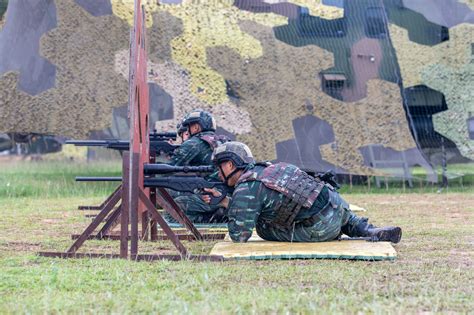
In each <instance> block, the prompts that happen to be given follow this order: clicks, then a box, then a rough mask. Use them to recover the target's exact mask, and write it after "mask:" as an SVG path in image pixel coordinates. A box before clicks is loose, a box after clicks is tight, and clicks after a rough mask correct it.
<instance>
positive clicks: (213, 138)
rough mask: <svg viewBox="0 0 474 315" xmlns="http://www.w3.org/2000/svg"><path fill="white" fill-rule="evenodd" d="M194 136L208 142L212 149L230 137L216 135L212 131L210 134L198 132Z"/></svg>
mask: <svg viewBox="0 0 474 315" xmlns="http://www.w3.org/2000/svg"><path fill="white" fill-rule="evenodd" d="M196 137H198V138H199V139H201V140H203V141H205V142H206V143H208V144H209V145H210V146H211V148H212V149H213V150H214V149H215V148H217V147H218V146H219V145H221V144H223V143H226V142H229V141H230V139H229V138H228V137H227V136H224V135H216V134H215V133H212V134H205V133H200V134H197V135H196Z"/></svg>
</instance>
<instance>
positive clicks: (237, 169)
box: [219, 164, 240, 186]
mask: <svg viewBox="0 0 474 315" xmlns="http://www.w3.org/2000/svg"><path fill="white" fill-rule="evenodd" d="M221 165H222V164H220V165H219V169H220V170H221V173H222V175H223V176H224V184H226V185H227V186H229V179H231V178H232V176H234V175H235V174H236V173H237V172H238V171H239V170H240V168H238V167H236V168H235V170H233V171H232V172H230V174H229V175H227V176H225V175H224V170H223V169H222V166H221Z"/></svg>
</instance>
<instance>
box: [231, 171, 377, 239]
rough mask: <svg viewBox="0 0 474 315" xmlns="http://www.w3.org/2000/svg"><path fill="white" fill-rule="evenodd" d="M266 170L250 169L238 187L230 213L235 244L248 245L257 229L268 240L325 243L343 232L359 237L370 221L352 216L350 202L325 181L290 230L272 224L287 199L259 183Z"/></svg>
mask: <svg viewBox="0 0 474 315" xmlns="http://www.w3.org/2000/svg"><path fill="white" fill-rule="evenodd" d="M279 164H284V163H279ZM286 165H287V166H291V165H289V164H286ZM266 167H267V166H262V165H256V166H250V167H249V169H248V170H246V172H245V173H243V174H242V175H241V176H240V178H239V181H238V182H237V184H236V186H235V190H234V193H233V195H232V198H231V201H230V204H229V207H228V213H227V215H228V218H229V222H228V227H229V234H230V237H231V239H232V240H233V241H235V242H246V241H247V240H248V239H249V238H250V236H251V235H252V232H253V229H254V228H256V231H257V234H258V235H259V236H260V237H261V238H263V239H265V240H269V241H285V242H322V241H329V240H333V239H336V238H337V237H338V236H339V235H340V234H341V232H342V233H344V234H346V235H348V236H360V235H361V234H362V230H363V229H364V228H365V227H367V225H368V223H367V219H366V218H359V217H357V216H356V215H355V214H354V213H352V212H351V211H350V210H349V205H348V203H347V202H346V201H344V200H343V199H342V198H341V197H340V196H339V194H338V193H337V192H336V191H335V190H334V188H332V186H330V185H328V184H324V183H322V182H321V183H320V186H319V187H320V192H319V194H318V195H317V197H316V196H315V197H316V198H315V199H314V200H313V203H312V205H311V206H310V207H309V208H306V207H304V206H303V207H301V209H300V211H298V212H297V214H295V215H296V216H295V217H294V219H292V224H290V225H289V226H287V227H282V226H278V225H275V224H272V221H273V222H274V221H275V219H276V218H277V216H278V214H279V212H281V211H282V208H283V207H284V206H285V199H288V198H287V197H286V196H285V195H284V194H283V193H281V192H279V191H277V190H275V189H271V188H269V187H268V185H265V184H264V183H263V182H262V181H261V180H259V178H260V177H261V176H262V173H263V171H264V170H265V169H266ZM291 167H294V166H291ZM295 168H296V167H295ZM248 178H250V180H248ZM314 181H315V182H316V179H314ZM286 205H287V204H286ZM293 206H294V204H293Z"/></svg>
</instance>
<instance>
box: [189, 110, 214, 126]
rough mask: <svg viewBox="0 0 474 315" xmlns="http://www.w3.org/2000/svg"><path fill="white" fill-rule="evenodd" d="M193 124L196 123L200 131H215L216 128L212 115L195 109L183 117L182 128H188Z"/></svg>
mask: <svg viewBox="0 0 474 315" xmlns="http://www.w3.org/2000/svg"><path fill="white" fill-rule="evenodd" d="M193 123H198V124H199V125H200V126H201V129H202V131H216V128H217V126H216V120H215V119H214V117H212V114H211V113H209V112H207V111H205V110H202V109H195V110H193V111H192V112H190V113H188V114H186V116H184V119H183V121H182V125H183V127H186V128H189V125H191V124H193Z"/></svg>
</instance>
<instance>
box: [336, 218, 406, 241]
mask: <svg viewBox="0 0 474 315" xmlns="http://www.w3.org/2000/svg"><path fill="white" fill-rule="evenodd" d="M341 231H342V233H344V234H346V235H348V236H350V237H370V238H371V241H374V242H392V243H398V242H400V239H401V238H402V229H401V228H400V227H398V226H387V227H376V226H373V225H372V224H370V223H369V222H368V219H367V218H361V217H357V216H356V215H354V214H353V213H351V215H350V218H349V220H348V222H347V224H345V225H344V226H342V227H341Z"/></svg>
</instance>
